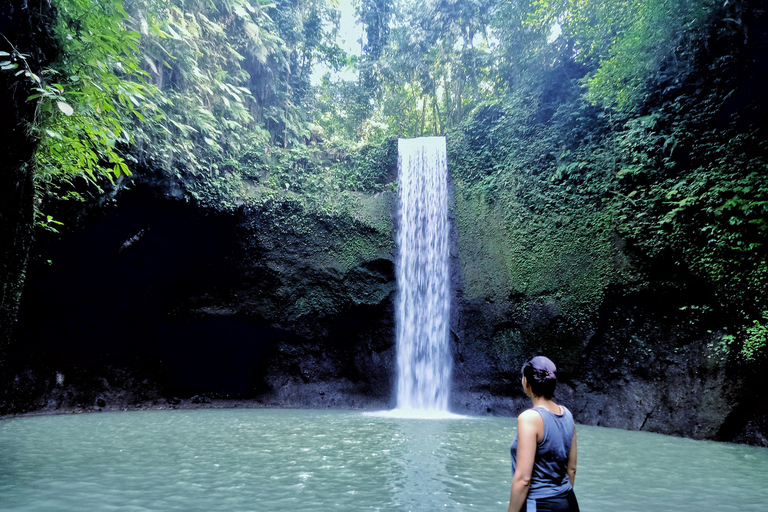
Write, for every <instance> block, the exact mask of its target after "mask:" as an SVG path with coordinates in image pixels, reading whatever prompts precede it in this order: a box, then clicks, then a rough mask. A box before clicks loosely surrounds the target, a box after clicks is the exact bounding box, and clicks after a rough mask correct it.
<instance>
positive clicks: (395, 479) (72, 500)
mask: <svg viewBox="0 0 768 512" xmlns="http://www.w3.org/2000/svg"><path fill="white" fill-rule="evenodd" d="M515 434H516V421H515V420H514V418H500V417H490V416H488V417H478V418H472V419H455V420H451V421H424V420H414V419H404V418H377V417H371V416H367V415H365V414H362V413H361V412H357V411H338V410H326V411H321V410H290V409H249V410H245V409H242V410H238V409H220V410H198V411H184V410H176V411H135V412H115V413H102V414H78V415H59V416H39V417H18V418H11V419H6V420H3V421H2V422H0V461H2V463H1V465H0V467H2V470H1V471H0V510H2V511H22V510H23V511H35V512H83V511H106V510H130V511H137V512H138V511H150V510H151V511H153V512H171V511H184V512H197V511H200V512H203V511H204V512H210V511H226V512H245V511H265V512H282V511H295V510H334V511H338V512H359V511H362V510H384V511H397V512H399V511H413V512H431V511H436V510H451V511H469V510H505V509H506V507H507V504H508V500H509V489H510V484H511V479H512V474H511V468H510V460H509V444H510V442H511V441H512V439H513V438H514V437H515ZM766 474H768V449H765V448H756V447H752V446H744V445H734V444H727V443H715V442H710V441H693V440H690V439H683V438H676V437H669V436H663V435H660V434H650V433H647V432H629V431H624V430H617V429H607V428H601V427H587V426H579V471H578V474H577V478H576V485H575V489H576V493H577V496H578V498H579V504H580V505H581V509H582V510H585V511H591V512H617V511H621V512H641V511H642V512H644V511H647V510H659V511H664V512H689V511H696V512H723V511H728V510H733V511H739V512H753V511H754V512H758V511H760V512H762V511H764V510H765V504H766V503H768V487H766V486H765V482H764V476H765V475H766Z"/></svg>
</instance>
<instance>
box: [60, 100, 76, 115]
mask: <svg viewBox="0 0 768 512" xmlns="http://www.w3.org/2000/svg"><path fill="white" fill-rule="evenodd" d="M56 105H58V107H59V110H61V111H62V112H64V114H66V115H68V116H71V115H72V114H73V113H74V112H75V111H74V109H73V108H72V107H71V106H69V105H68V104H67V103H64V102H63V101H57V102H56Z"/></svg>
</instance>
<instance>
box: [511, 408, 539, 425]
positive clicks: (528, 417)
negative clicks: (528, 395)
mask: <svg viewBox="0 0 768 512" xmlns="http://www.w3.org/2000/svg"><path fill="white" fill-rule="evenodd" d="M541 420H542V418H541V413H540V412H539V411H537V410H536V409H526V410H524V411H523V412H521V413H520V414H519V415H518V417H517V421H525V422H538V421H541Z"/></svg>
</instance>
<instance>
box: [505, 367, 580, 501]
mask: <svg viewBox="0 0 768 512" xmlns="http://www.w3.org/2000/svg"><path fill="white" fill-rule="evenodd" d="M556 372H557V368H555V364H554V363H553V362H552V361H550V360H549V359H547V358H546V357H543V356H537V357H534V358H533V359H531V360H530V361H528V362H527V363H525V364H524V365H523V379H522V384H523V390H524V391H525V394H526V395H528V396H529V397H530V398H531V400H532V401H533V409H527V410H525V411H523V412H522V413H521V414H520V416H518V418H517V437H516V438H515V440H514V441H513V442H512V448H511V451H512V474H513V477H512V492H511V494H510V497H509V509H508V512H578V510H579V504H578V503H577V502H576V495H575V494H574V493H573V482H574V480H575V478H576V426H575V424H574V422H573V416H572V415H571V412H570V411H569V410H568V409H566V408H565V407H563V406H562V405H557V404H556V403H555V402H553V401H552V397H553V396H554V394H555V385H556V384H557V375H556Z"/></svg>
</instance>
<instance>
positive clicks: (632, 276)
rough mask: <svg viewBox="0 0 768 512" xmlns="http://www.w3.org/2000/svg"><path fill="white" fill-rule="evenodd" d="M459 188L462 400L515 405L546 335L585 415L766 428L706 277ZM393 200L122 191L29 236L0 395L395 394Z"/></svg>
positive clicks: (57, 398) (738, 433) (568, 398)
mask: <svg viewBox="0 0 768 512" xmlns="http://www.w3.org/2000/svg"><path fill="white" fill-rule="evenodd" d="M462 194H463V190H462V188H461V184H460V183H459V184H456V204H455V205H452V209H453V211H454V212H455V214H454V217H453V219H454V225H455V231H454V234H453V242H452V262H453V289H454V294H455V295H454V299H453V300H454V304H453V307H452V314H453V318H452V320H451V337H452V345H453V348H454V360H455V364H454V374H453V379H454V389H453V392H452V407H453V409H454V410H456V411H457V412H468V413H474V414H489V413H490V414H501V415H513V414H517V413H518V412H519V411H520V410H522V408H524V407H525V406H526V405H527V399H526V398H525V397H524V395H523V394H522V392H521V391H520V382H519V379H520V377H519V375H520V374H519V369H520V367H521V365H522V363H523V362H524V361H525V360H526V359H527V358H529V357H530V356H532V355H535V354H539V353H541V354H546V355H549V356H550V357H552V359H554V360H555V361H556V362H557V363H558V365H559V367H560V370H561V378H562V380H563V382H562V383H561V385H560V387H559V391H558V396H559V398H560V400H562V401H563V403H566V404H567V405H568V406H569V407H570V408H571V409H572V410H573V412H574V414H575V416H576V418H577V421H579V422H581V423H584V424H591V425H601V426H607V427H618V428H628V429H635V430H649V431H654V432H662V433H668V434H675V435H681V436H687V437H693V438H700V439H720V440H737V441H742V442H751V443H757V444H765V442H766V441H765V437H762V436H764V435H765V432H766V429H765V413H764V411H765V410H766V407H765V403H763V404H762V405H759V406H758V407H756V408H754V409H746V408H745V407H743V406H742V405H741V402H742V400H743V396H745V393H747V392H749V391H748V390H749V389H754V388H756V387H759V386H760V385H762V384H761V382H762V381H761V380H760V378H758V377H755V376H750V375H739V374H738V373H736V372H735V371H734V368H732V367H731V366H729V363H728V360H727V357H726V354H725V352H724V351H723V347H722V332H720V331H719V330H718V323H717V319H716V318H713V317H712V316H711V315H710V316H696V314H695V312H691V311H690V310H688V309H685V307H684V306H685V305H686V304H688V303H689V302H690V300H689V299H690V297H691V296H697V295H701V294H703V293H706V290H705V289H702V288H700V287H699V284H698V283H696V281H695V280H694V279H693V278H691V277H690V276H686V275H684V274H682V273H681V272H680V271H678V270H676V267H675V266H674V264H668V265H667V266H665V265H666V263H665V262H655V263H654V265H652V266H647V267H644V266H643V265H642V264H640V263H638V262H636V261H634V260H633V259H632V257H631V254H632V251H631V249H630V248H627V247H626V246H625V245H624V244H623V242H622V241H621V240H620V239H618V238H617V237H615V236H613V235H611V234H610V233H607V234H604V232H602V231H599V230H595V229H594V228H595V223H593V222H591V221H590V219H589V218H584V219H576V218H574V219H572V220H571V221H570V222H567V223H566V224H563V225H561V226H560V228H559V231H558V235H557V236H558V237H559V238H556V239H551V238H550V237H548V236H545V235H546V233H543V232H542V231H541V228H537V229H527V228H526V229H518V230H517V231H514V230H507V231H503V230H501V229H500V228H499V226H504V225H508V223H507V224H504V223H500V222H499V221H498V219H495V216H498V215H499V212H495V211H493V210H492V209H490V210H489V209H487V208H485V209H484V207H483V203H480V202H476V203H474V204H473V203H472V199H471V198H469V199H468V198H467V196H464V195H462ZM394 200H395V198H394V194H393V193H391V192H389V193H381V194H379V195H377V196H366V197H361V198H360V201H361V202H360V204H361V207H360V209H358V210H356V213H354V214H349V213H347V214H343V215H342V214H339V215H329V214H320V213H317V212H311V211H307V210H305V209H304V208H303V207H301V206H300V205H299V204H298V203H295V202H290V201H267V202H264V203H261V204H259V205H256V206H242V207H239V208H237V209H235V210H232V211H229V212H210V211H201V210H200V209H197V208H195V207H193V206H191V205H188V204H185V203H182V202H180V201H177V200H174V199H172V198H170V197H166V196H165V195H164V194H163V193H158V191H157V190H151V189H144V188H138V189H137V190H133V191H130V192H126V193H124V195H123V197H122V198H121V199H120V201H119V206H118V207H117V208H115V209H113V210H110V211H108V212H106V213H100V214H98V215H93V216H92V218H91V219H90V220H87V221H85V222H83V228H82V229H80V230H79V231H78V232H77V233H72V234H70V235H67V236H65V237H63V238H62V239H61V240H57V241H52V242H50V243H49V244H47V245H41V246H40V247H39V248H38V249H39V250H38V253H37V257H36V260H35V261H36V263H35V264H34V265H33V268H32V269H31V270H32V271H31V272H30V279H29V282H28V287H27V290H26V295H25V298H26V300H25V302H24V303H23V305H22V311H21V328H20V329H19V333H18V340H17V342H16V343H15V345H14V347H15V348H14V349H13V353H12V354H11V361H12V363H13V364H14V366H15V367H16V368H18V372H17V374H16V376H15V379H14V381H13V382H11V383H10V384H9V385H8V386H7V387H6V390H5V395H4V398H3V409H4V412H11V413H13V412H24V411H32V410H43V411H51V412H53V411H56V410H71V409H73V408H75V409H83V410H89V409H104V408H106V409H109V408H115V407H121V408H122V407H139V406H142V407H148V406H153V405H155V406H178V405H180V403H181V404H183V403H186V404H191V403H194V404H198V405H199V404H206V403H208V402H211V401H214V402H216V401H217V400H219V401H221V400H224V402H223V403H224V404H225V405H226V404H227V403H230V404H231V402H227V400H234V399H249V400H251V403H252V404H258V405H262V406H291V407H365V408H388V407H392V406H393V405H394V397H393V395H392V393H393V391H392V390H393V383H394V374H395V347H394V307H393V301H394V295H395V291H396V284H395V277H394V252H395V248H394V244H393V231H394V229H395V226H393V223H392V219H391V212H392V208H393V204H394ZM553 222H555V221H553ZM555 224H556V222H555ZM553 225H554V224H553ZM649 269H652V270H649ZM753 398H754V397H753ZM763 402H764V400H763Z"/></svg>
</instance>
